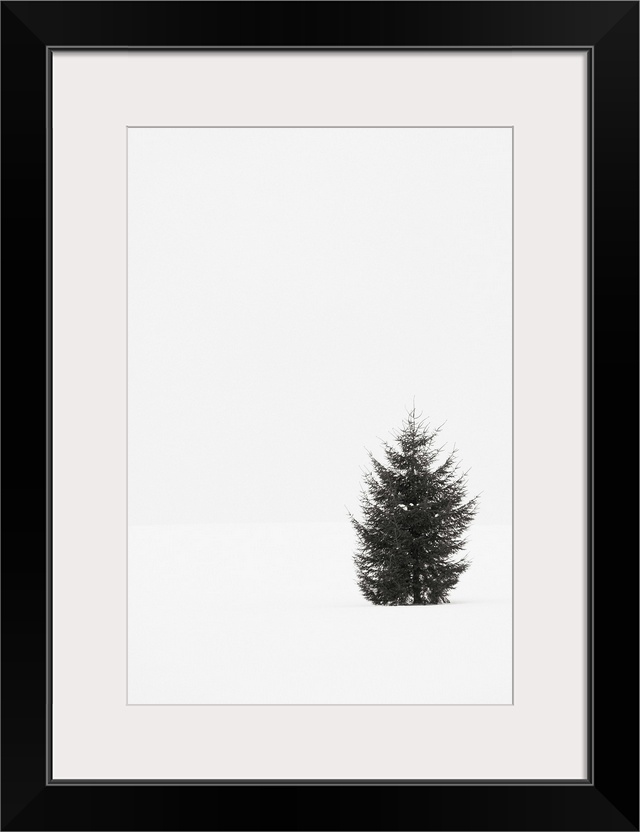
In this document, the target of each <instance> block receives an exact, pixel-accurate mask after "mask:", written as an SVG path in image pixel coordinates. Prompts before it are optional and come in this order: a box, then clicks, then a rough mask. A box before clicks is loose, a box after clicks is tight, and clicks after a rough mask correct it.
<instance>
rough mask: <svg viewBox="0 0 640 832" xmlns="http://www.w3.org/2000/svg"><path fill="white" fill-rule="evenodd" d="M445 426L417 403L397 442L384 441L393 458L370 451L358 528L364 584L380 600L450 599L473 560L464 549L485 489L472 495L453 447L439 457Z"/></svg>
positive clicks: (367, 595) (368, 595)
mask: <svg viewBox="0 0 640 832" xmlns="http://www.w3.org/2000/svg"><path fill="white" fill-rule="evenodd" d="M439 431H440V429H439V428H438V429H436V430H433V431H430V430H429V428H428V426H427V425H425V423H424V422H423V421H419V420H418V417H417V416H416V411H415V407H414V408H413V410H412V411H411V412H410V413H409V415H408V418H407V419H406V421H405V422H404V423H403V425H402V429H401V430H400V431H399V432H398V433H396V434H394V439H395V447H394V446H392V445H390V444H389V443H387V442H384V443H383V449H384V454H385V457H386V464H384V465H383V464H382V463H381V462H378V460H376V459H375V458H374V457H373V455H372V454H371V453H370V454H369V458H370V460H371V464H372V470H371V471H370V472H369V473H367V474H366V476H365V481H364V482H365V488H364V489H363V492H362V499H361V510H362V514H363V520H362V522H360V521H358V520H356V518H355V517H353V515H351V514H350V515H349V517H350V520H351V523H352V524H353V527H354V528H355V530H356V533H357V536H358V542H359V546H358V550H357V553H356V555H355V563H356V569H357V573H358V585H359V587H360V589H361V591H362V594H363V595H364V597H365V598H366V599H367V600H368V601H372V602H373V603H374V604H395V605H397V604H442V603H447V601H448V597H447V596H448V595H449V593H450V592H451V590H452V589H453V588H454V587H455V585H456V584H457V582H458V579H459V578H460V575H462V573H463V572H465V571H466V570H467V568H468V566H469V563H468V561H467V559H466V558H465V557H464V556H462V555H461V553H462V550H463V549H464V545H465V542H466V541H465V539H464V533H465V531H466V529H467V527H468V526H469V524H470V522H471V520H472V519H473V517H474V515H475V513H476V505H477V499H478V498H477V497H474V498H472V499H470V500H466V497H465V485H466V475H465V474H460V473H459V471H458V466H457V463H456V461H455V454H456V452H455V451H453V452H452V453H450V454H449V456H447V457H446V459H445V460H444V461H443V462H438V457H439V455H440V451H441V448H438V447H436V438H437V436H438V433H439Z"/></svg>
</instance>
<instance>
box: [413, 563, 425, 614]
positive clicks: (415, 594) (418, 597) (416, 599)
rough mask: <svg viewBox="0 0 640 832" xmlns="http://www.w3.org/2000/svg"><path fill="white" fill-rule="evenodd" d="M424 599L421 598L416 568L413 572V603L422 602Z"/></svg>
mask: <svg viewBox="0 0 640 832" xmlns="http://www.w3.org/2000/svg"><path fill="white" fill-rule="evenodd" d="M423 603H424V601H423V600H422V591H421V587H420V578H419V576H418V569H417V568H416V569H415V571H414V573H413V604H414V606H415V605H416V604H423Z"/></svg>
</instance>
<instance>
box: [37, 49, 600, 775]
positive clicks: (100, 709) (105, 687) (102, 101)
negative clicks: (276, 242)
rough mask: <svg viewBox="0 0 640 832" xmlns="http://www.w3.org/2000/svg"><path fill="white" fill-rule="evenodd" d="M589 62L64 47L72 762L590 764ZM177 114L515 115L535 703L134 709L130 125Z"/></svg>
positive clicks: (57, 396) (518, 496)
mask: <svg viewBox="0 0 640 832" xmlns="http://www.w3.org/2000/svg"><path fill="white" fill-rule="evenodd" d="M294 63H295V66H294ZM585 70H586V62H585V59H584V56H581V55H576V54H571V55H562V54H555V55H544V54H535V55H534V54H515V55H514V54H508V53H503V54H498V55H496V54H489V53H486V54H482V55H478V54H465V55H459V54H451V55H447V54H441V53H438V54H421V55H420V54H415V53H412V54H410V55H390V54H386V55H371V54H367V55H341V56H336V55H250V56H246V55H208V54H198V55H193V54H189V55H181V54H173V55H158V54H153V55H151V54H143V55H140V54H120V55H115V54H104V53H100V54H98V53H96V54H65V53H61V54H59V55H56V56H55V58H54V108H53V110H54V135H55V141H54V564H55V568H54V703H55V704H54V776H56V777H190V776H191V777H193V776H195V777H214V778H215V777H284V778H287V777H338V778H341V777H420V778H422V777H424V778H429V777H444V778H447V777H456V778H457V777H460V778H467V777H488V778H493V777H496V778H503V777H507V778H512V777H516V778H518V777H534V778H535V777H549V778H556V777H562V778H565V777H568V778H573V777H576V778H579V777H583V776H584V773H585V744H584V743H585V728H586V726H585V722H584V717H585V710H584V703H585V675H584V670H585V653H584V648H585V639H584V636H585V629H584V627H585V618H584V614H585V583H584V576H585V570H584V566H585V548H584V543H585V534H584V518H585V492H584V470H585V468H584V460H585V442H584V437H585V432H584V426H585V408H584V401H585V399H584V394H585V360H584V359H585V340H584V339H585V299H586V298H585V177H584V173H585V129H584V128H585V112H586V109H585V105H586V99H585V90H586V86H585V79H586V74H585ZM329 92H331V94H330V95H329ZM79 102H82V106H79ZM171 123H173V124H178V125H184V124H213V125H215V124H220V125H222V124H236V125H239V124H244V125H255V124H275V125H286V124H318V123H327V124H350V125H360V124H362V125H366V124H389V125H391V124H403V125H407V124H414V125H423V126H424V125H429V124H440V125H443V124H449V125H455V124H461V125H464V124H488V125H496V124H502V125H509V124H513V125H514V126H515V205H516V211H515V295H514V302H515V322H514V323H515V350H514V356H515V366H514V372H515V388H514V393H515V396H514V408H515V412H514V415H515V422H514V425H515V433H514V450H515V456H514V462H515V504H514V519H515V526H514V535H515V538H514V540H515V575H514V580H515V590H516V606H515V657H516V661H515V699H514V705H513V706H493V707H490V708H487V707H466V706H465V707H455V708H447V707H437V706H427V707H424V708H422V709H421V711H420V721H419V724H420V726H421V731H423V732H424V736H425V738H426V737H427V736H428V737H429V748H430V753H429V754H426V755H425V754H423V753H419V754H418V753H417V751H416V747H415V744H412V746H409V745H407V744H406V743H404V741H403V739H402V737H403V736H405V735H407V736H408V735H409V732H408V731H407V732H406V734H405V732H403V731H402V730H400V731H399V730H398V727H399V726H401V725H403V724H405V723H406V726H407V727H408V725H409V724H411V725H412V730H413V726H415V724H416V720H415V714H414V709H413V708H412V707H408V708H407V707H399V706H398V707H394V706H384V707H377V708H373V706H370V707H366V708H359V707H357V706H331V707H327V706H325V707H322V706H305V707H281V708H273V707H270V706H263V707H260V706H255V707H254V706H244V707H235V708H234V707H200V708H193V707H180V706H172V707H163V706H155V707H144V706H142V707H141V706H129V707H127V705H126V667H125V656H126V539H127V520H126V279H125V278H126V235H125V228H126V128H127V125H128V124H129V125H131V124H138V125H140V124H171ZM559 459H561V460H562V461H563V474H564V476H563V477H552V478H550V477H549V476H548V474H549V466H550V462H551V461H553V462H554V464H555V465H557V461H558V460H559ZM551 574H552V575H553V578H554V580H553V581H550V580H549V575H551ZM80 623H81V626H80ZM372 718H375V720H376V724H377V726H378V728H379V732H378V735H377V739H376V743H375V746H372V745H371V744H370V743H369V742H368V741H367V737H368V736H369V735H370V732H369V726H370V724H371V719H372ZM213 747H215V748H216V749H219V751H220V753H219V754H218V753H214V754H212V753H211V749H212V748H213ZM336 751H338V752H339V753H336Z"/></svg>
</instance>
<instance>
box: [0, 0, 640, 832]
mask: <svg viewBox="0 0 640 832" xmlns="http://www.w3.org/2000/svg"><path fill="white" fill-rule="evenodd" d="M638 8H639V5H638V2H627V0H623V1H620V2H599V1H598V0H596V1H595V2H582V0H576V1H575V2H510V0H506V1H505V2H483V0H478V2H407V3H405V2H344V3H331V2H328V3H325V2H187V1H186V0H185V2H173V1H172V0H167V2H154V0H150V2H128V1H127V0H125V1H124V2H84V0H80V2H2V119H3V121H2V125H3V129H2V151H3V152H2V182H3V193H2V232H3V234H2V240H3V246H2V271H3V286H2V290H3V295H4V304H3V314H2V320H3V330H4V331H3V344H4V351H3V357H2V370H3V386H4V390H5V397H4V402H5V408H4V420H3V426H2V437H3V451H4V472H3V473H4V477H3V490H2V494H3V508H4V512H3V520H4V522H3V527H2V540H3V557H2V615H3V621H2V623H3V627H2V829H7V830H27V829H30V830H55V829H64V830H76V829H85V830H94V829H95V830H102V829H104V830H124V829H129V830H143V829H150V830H165V829H174V830H175V829H190V830H203V829H227V830H231V829H233V830H235V829H247V830H253V829H256V830H257V829H264V830H271V829H280V830H315V829H318V830H319V829H362V830H367V829H370V830H378V829H398V830H400V829H403V830H417V829H428V830H435V829H439V830H507V829H511V830H520V829H522V830H637V829H638V776H639V770H638V606H637V604H638V530H637V522H636V518H637V508H638V487H637V468H636V460H637V459H638V453H637V452H638V444H637V441H638V440H637V437H638V395H637V392H638V388H637V381H638V67H639V64H638ZM54 47H55V48H62V47H64V48H80V47H82V48H88V49H110V48H145V49H158V48H178V47H179V48H183V49H192V48H207V47H208V48H227V49H228V48H243V49H272V48H276V47H279V48H296V49H325V48H334V49H346V48H357V49H389V48H393V49H438V48H455V49H471V48H481V49H488V48H494V49H545V50H550V49H560V48H564V49H568V48H573V49H585V50H588V53H589V61H590V85H591V87H590V99H591V100H590V104H591V107H590V127H591V132H590V146H589V157H590V163H591V165H590V167H591V179H590V182H589V183H588V186H589V187H588V192H589V206H588V208H589V216H590V223H591V240H590V257H589V263H588V271H589V297H590V307H589V310H588V314H589V330H590V332H589V344H590V350H589V351H590V355H589V359H588V360H589V413H588V422H589V427H588V431H589V437H590V452H589V454H588V469H589V481H588V488H589V495H590V520H589V526H590V528H589V540H588V546H589V604H590V632H589V634H588V639H589V656H590V665H589V673H590V679H591V686H590V689H589V691H588V698H589V713H590V730H589V733H588V745H589V772H588V777H587V779H586V780H585V781H584V782H582V781H575V782H573V781H572V782H560V781H534V782H525V781H489V782H479V781H478V782H476V781H473V782H469V781H461V782H451V781H447V782H445V781H433V782H420V781H412V782H400V781H393V782H386V781H385V782H382V781H369V782H366V781H365V782H355V781H354V782H352V781H338V782H331V781H321V782H312V781H302V782H294V781H281V782H262V781H260V782H256V781H247V782H237V781H236V782H224V783H215V784H213V783H208V782H206V781H201V782H198V783H188V782H184V781H178V782H166V781H155V782H138V781H135V782H132V781H129V782H114V781H110V782H108V783H101V782H95V781H92V782H60V781H53V780H51V778H50V770H51V767H50V748H51V744H50V737H49V734H48V732H49V730H50V719H49V716H50V707H51V686H50V671H51V668H50V662H49V656H50V627H49V615H50V604H49V589H50V586H49V578H50V575H49V565H50V564H49V559H48V558H49V556H50V551H51V550H50V533H51V528H50V516H51V515H50V507H51V480H50V477H51V457H50V454H51V447H50V441H49V440H50V431H51V398H50V397H51V363H50V362H51V349H50V347H51V344H50V325H49V324H50V311H51V307H50V303H51V296H50V273H49V264H50V255H51V248H50V246H51V238H50V220H51V218H50V209H49V197H50V178H49V177H50V167H49V156H48V154H49V152H50V143H49V136H50V130H51V127H50V120H49V119H50V88H49V80H50V75H49V66H50V56H51V50H52V48H54ZM549 410H550V418H553V416H552V414H553V403H552V402H550V403H549ZM630 473H632V476H629V474H630ZM552 474H553V476H561V475H562V473H561V467H560V469H559V470H557V471H555V472H552ZM543 606H544V602H543V600H542V601H541V614H543Z"/></svg>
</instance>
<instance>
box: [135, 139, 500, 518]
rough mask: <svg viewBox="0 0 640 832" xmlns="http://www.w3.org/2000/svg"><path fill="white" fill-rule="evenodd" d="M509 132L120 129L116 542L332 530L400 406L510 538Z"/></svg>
mask: <svg viewBox="0 0 640 832" xmlns="http://www.w3.org/2000/svg"><path fill="white" fill-rule="evenodd" d="M511 136H512V131H511V128H509V127H507V128H493V129H491V128H488V129H487V128H484V129H483V128H480V129H469V128H463V129H456V128H449V129H446V128H445V129H428V128H427V129H424V128H423V129H421V128H406V129H396V128H386V129H385V128H378V129H376V128H370V129H367V128H365V129H361V128H354V129H346V128H343V129H313V128H311V129H309V128H301V129H296V128H283V129H277V128H276V129H273V128H263V129H251V128H248V129H247V128H235V129H234V128H230V129H215V128H212V129H195V128H194V129H153V128H146V129H143V128H130V129H129V131H128V142H129V163H128V179H129V196H128V210H129V215H128V222H129V257H128V269H129V284H128V285H129V340H128V350H129V402H128V404H129V410H128V413H129V523H130V524H133V525H140V524H142V525H144V524H155V523H214V522H240V523H246V522H256V521H262V522H268V521H275V522H286V521H302V522H304V521H341V520H344V517H345V509H344V506H345V504H346V505H348V506H349V507H350V508H351V509H354V508H355V507H356V504H357V500H358V493H359V485H360V479H361V477H360V466H361V465H363V464H365V463H366V461H367V458H366V454H365V453H364V451H363V448H364V447H367V448H370V449H371V450H372V451H375V452H377V450H378V448H379V445H380V440H379V438H378V437H380V436H383V437H384V438H388V434H389V431H390V430H392V429H395V428H397V427H399V426H400V423H401V421H402V419H403V418H405V417H406V410H407V408H410V407H411V404H412V400H413V398H414V397H415V402H416V406H417V408H418V410H421V411H423V412H424V415H425V417H428V418H429V419H430V421H431V423H432V425H433V427H436V426H438V425H441V424H442V423H445V424H444V427H443V432H442V434H441V438H442V442H443V443H446V442H448V443H449V445H450V447H452V446H453V444H454V443H456V444H457V446H458V448H459V449H460V454H461V461H462V463H463V465H464V467H465V468H469V469H470V471H469V488H470V491H471V492H472V493H478V492H480V491H481V492H482V494H483V496H482V500H481V501H480V515H479V518H478V522H480V523H493V524H496V523H503V524H509V525H510V523H511V253H512V247H511V236H512V235H511V182H512V177H511Z"/></svg>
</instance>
